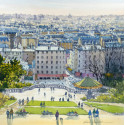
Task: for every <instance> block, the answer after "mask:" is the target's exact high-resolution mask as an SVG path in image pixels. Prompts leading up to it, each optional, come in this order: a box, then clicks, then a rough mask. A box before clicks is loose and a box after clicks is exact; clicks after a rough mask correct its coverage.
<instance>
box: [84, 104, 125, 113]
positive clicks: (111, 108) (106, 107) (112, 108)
mask: <svg viewBox="0 0 125 125" xmlns="http://www.w3.org/2000/svg"><path fill="white" fill-rule="evenodd" d="M84 103H85V104H87V105H89V106H90V105H91V106H93V107H96V108H98V109H102V110H104V111H107V112H110V113H123V112H124V107H120V106H114V105H108V104H99V103H91V102H84Z"/></svg>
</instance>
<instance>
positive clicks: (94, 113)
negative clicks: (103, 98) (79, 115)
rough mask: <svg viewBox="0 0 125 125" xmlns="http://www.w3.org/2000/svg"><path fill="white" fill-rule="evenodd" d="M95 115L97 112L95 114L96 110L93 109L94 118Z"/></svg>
mask: <svg viewBox="0 0 125 125" xmlns="http://www.w3.org/2000/svg"><path fill="white" fill-rule="evenodd" d="M95 113H96V112H95V109H93V117H95Z"/></svg>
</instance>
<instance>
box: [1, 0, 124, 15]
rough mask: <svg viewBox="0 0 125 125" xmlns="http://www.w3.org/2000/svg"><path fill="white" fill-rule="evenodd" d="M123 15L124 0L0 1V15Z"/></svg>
mask: <svg viewBox="0 0 125 125" xmlns="http://www.w3.org/2000/svg"><path fill="white" fill-rule="evenodd" d="M3 13H26V14H52V15H68V14H72V15H79V16H82V15H83V16H84V15H108V14H120V15H121V14H123V13H124V0H0V14H3Z"/></svg>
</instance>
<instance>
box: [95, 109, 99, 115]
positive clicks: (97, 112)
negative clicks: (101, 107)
mask: <svg viewBox="0 0 125 125" xmlns="http://www.w3.org/2000/svg"><path fill="white" fill-rule="evenodd" d="M95 113H96V117H99V111H98V109H97V110H96V111H95Z"/></svg>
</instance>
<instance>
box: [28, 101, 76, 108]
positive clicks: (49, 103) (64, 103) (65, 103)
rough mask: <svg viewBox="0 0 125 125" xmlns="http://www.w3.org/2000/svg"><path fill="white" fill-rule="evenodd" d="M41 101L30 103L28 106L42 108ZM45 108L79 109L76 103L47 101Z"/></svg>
mask: <svg viewBox="0 0 125 125" xmlns="http://www.w3.org/2000/svg"><path fill="white" fill-rule="evenodd" d="M40 103H41V101H30V102H29V103H28V104H27V106H40ZM45 106H57V107H77V104H76V103H75V102H66V101H64V102H59V101H53V102H51V101H45Z"/></svg>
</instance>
